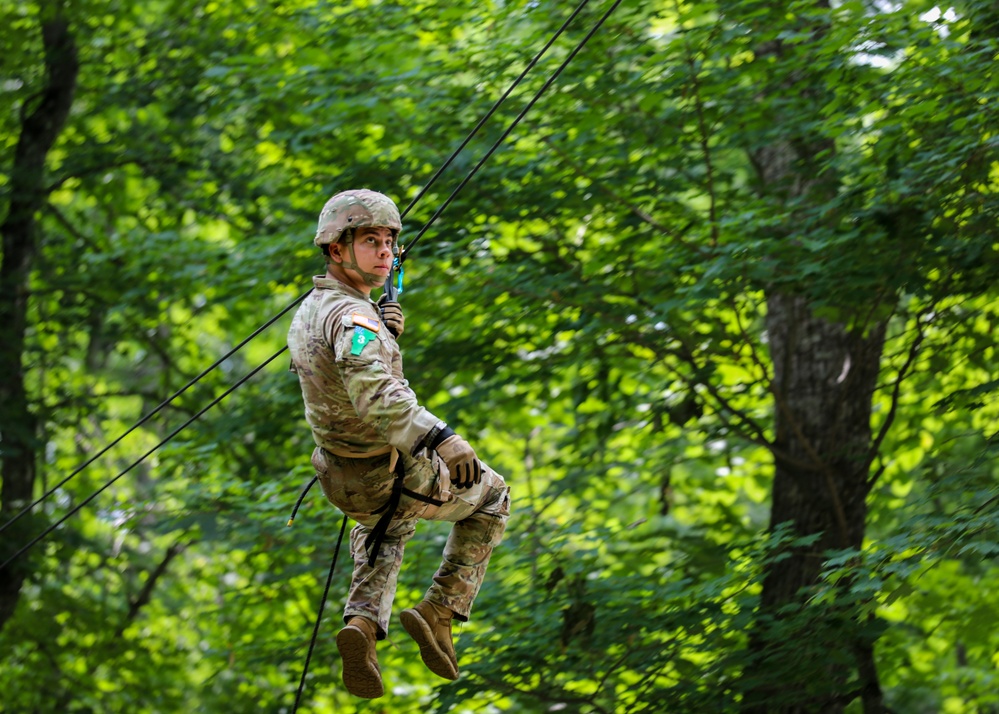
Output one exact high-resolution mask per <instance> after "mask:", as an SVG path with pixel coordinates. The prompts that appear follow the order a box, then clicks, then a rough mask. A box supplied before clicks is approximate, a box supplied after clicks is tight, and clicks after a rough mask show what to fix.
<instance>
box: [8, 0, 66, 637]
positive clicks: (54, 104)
mask: <svg viewBox="0 0 999 714" xmlns="http://www.w3.org/2000/svg"><path fill="white" fill-rule="evenodd" d="M40 19H41V36H42V44H43V48H44V57H45V85H44V87H43V88H42V90H41V91H40V92H39V93H38V94H37V95H36V96H35V98H34V107H33V108H30V109H29V108H28V107H25V109H24V110H23V111H22V116H23V119H22V121H21V133H20V136H19V137H18V142H17V148H16V150H15V154H14V163H13V167H12V169H11V177H10V205H9V206H8V210H7V216H6V219H5V220H4V222H3V224H2V225H0V236H2V240H3V256H2V260H0V375H2V377H0V476H2V478H3V484H2V489H0V520H2V522H4V523H6V522H7V520H8V519H9V518H10V517H11V516H13V515H14V514H15V513H17V512H18V511H19V510H20V509H21V508H23V507H24V506H26V505H27V504H28V503H30V501H31V498H32V494H33V492H34V484H35V458H36V454H37V451H38V446H39V445H38V444H37V438H36V426H37V425H36V419H35V415H34V413H33V412H32V409H31V405H30V403H29V401H28V395H27V392H26V389H25V382H24V364H23V355H24V338H25V327H26V324H27V312H28V279H29V277H30V275H31V268H32V263H33V261H34V257H35V254H36V252H37V249H38V226H37V215H38V212H39V210H40V209H41V208H42V206H43V205H44V202H45V200H46V196H47V189H46V186H45V163H46V159H47V156H48V153H49V150H50V149H51V148H52V145H53V144H54V143H55V140H56V138H57V137H58V136H59V133H60V132H61V131H62V128H63V126H64V125H65V123H66V118H67V117H68V116H69V108H70V106H71V105H72V102H73V95H74V92H75V90H76V79H77V74H78V72H79V61H78V58H77V51H76V44H75V42H74V40H73V35H72V34H71V33H70V29H69V22H68V21H67V19H66V17H65V15H64V12H63V7H62V6H61V4H56V3H42V7H41V8H40ZM25 537H26V534H25V533H24V529H23V528H11V529H8V530H7V531H6V532H5V534H4V538H3V543H4V546H3V548H2V549H0V551H2V552H0V555H2V556H3V557H2V559H3V560H6V558H7V557H9V556H10V555H11V554H13V553H14V552H15V551H16V550H17V548H18V547H19V546H20V545H21V544H22V543H23V542H24V540H25ZM26 574H27V569H26V567H25V566H24V563H23V561H22V562H17V563H13V564H11V565H10V566H8V567H7V568H5V569H3V570H0V627H3V625H4V624H5V623H6V622H7V620H8V619H10V617H11V615H12V614H13V612H14V608H15V607H16V605H17V601H18V598H19V596H20V592H21V585H22V583H23V582H24V578H25V576H26Z"/></svg>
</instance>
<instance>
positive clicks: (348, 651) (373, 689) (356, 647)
mask: <svg viewBox="0 0 999 714" xmlns="http://www.w3.org/2000/svg"><path fill="white" fill-rule="evenodd" d="M336 647H337V649H338V650H340V660H341V662H342V663H343V672H342V676H343V686H344V687H346V688H347V691H348V692H350V693H351V694H353V695H354V696H355V697H363V698H364V699H377V698H378V697H380V696H382V695H383V694H385V687H384V686H383V685H382V673H381V672H380V671H379V670H378V666H377V665H372V663H371V662H370V661H369V660H368V638H367V637H366V636H365V634H364V633H363V632H361V631H360V630H358V629H357V628H355V627H345V628H344V629H342V630H340V632H338V633H337V636H336Z"/></svg>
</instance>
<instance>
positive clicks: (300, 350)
mask: <svg viewBox="0 0 999 714" xmlns="http://www.w3.org/2000/svg"><path fill="white" fill-rule="evenodd" d="M313 282H314V284H315V286H316V289H315V290H314V291H313V292H312V294H310V295H309V296H308V297H307V298H306V299H305V301H304V302H303V303H302V304H301V305H300V306H299V308H298V311H297V312H296V313H295V318H294V320H293V321H292V323H291V329H290V330H289V331H288V347H289V348H290V350H291V361H292V366H291V369H292V371H293V372H295V373H297V374H298V379H299V382H300V383H301V385H302V397H303V399H304V400H305V418H306V420H307V421H308V422H309V426H311V427H312V436H313V438H314V439H315V441H316V444H317V445H319V446H321V447H322V448H324V449H326V450H327V451H329V452H331V453H334V454H339V455H341V456H354V457H361V456H364V455H373V454H375V453H386V452H387V451H388V447H389V446H390V445H391V446H394V447H396V448H398V449H399V450H400V451H402V452H404V453H408V454H413V453H415V452H416V451H418V450H419V449H420V448H421V447H422V446H423V445H424V440H425V439H426V438H427V436H428V435H430V434H431V432H433V433H434V434H436V433H437V432H439V431H440V429H442V428H443V427H444V426H445V424H444V422H442V421H441V420H440V419H438V418H437V417H435V416H434V415H433V414H431V413H430V412H429V411H427V410H426V409H425V408H424V407H422V406H420V404H419V403H418V402H417V399H416V394H414V393H413V390H412V389H410V388H409V384H408V382H407V381H406V379H405V378H404V377H403V374H402V353H401V352H400V351H399V345H398V344H397V343H396V341H395V338H394V337H392V334H391V333H390V332H389V331H388V328H386V327H385V326H384V325H383V324H382V322H381V320H380V319H379V315H380V314H379V311H378V307H377V305H376V304H375V303H374V302H372V301H371V299H370V298H368V297H367V296H365V295H364V294H363V293H361V292H359V291H357V290H354V289H353V288H351V287H348V286H347V285H344V284H343V283H341V282H340V281H339V280H336V279H335V278H328V277H325V276H316V277H315V278H313Z"/></svg>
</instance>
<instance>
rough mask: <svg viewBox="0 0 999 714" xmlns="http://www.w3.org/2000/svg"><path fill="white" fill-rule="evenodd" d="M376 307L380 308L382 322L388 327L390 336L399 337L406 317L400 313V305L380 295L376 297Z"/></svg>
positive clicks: (404, 325) (404, 327) (404, 326)
mask: <svg viewBox="0 0 999 714" xmlns="http://www.w3.org/2000/svg"><path fill="white" fill-rule="evenodd" d="M378 307H379V308H381V312H382V322H384V323H385V327H387V328H388V329H389V332H391V333H392V336H393V337H395V338H396V339H399V337H400V336H402V331H403V330H404V329H406V317H405V316H404V315H403V314H402V305H400V304H399V303H397V302H395V301H394V300H386V299H385V296H384V295H382V296H381V297H380V298H378Z"/></svg>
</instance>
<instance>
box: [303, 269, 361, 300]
mask: <svg viewBox="0 0 999 714" xmlns="http://www.w3.org/2000/svg"><path fill="white" fill-rule="evenodd" d="M312 284H313V285H315V286H316V290H335V291H337V292H339V293H343V294H344V295H350V296H351V297H356V298H360V299H361V300H364V301H365V302H372V300H371V296H369V295H365V294H364V293H362V292H361V291H360V290H357V289H356V288H352V287H350V286H349V285H347V284H346V283H341V282H340V281H339V280H337V279H336V278H328V277H326V276H325V275H314V276H312Z"/></svg>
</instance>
